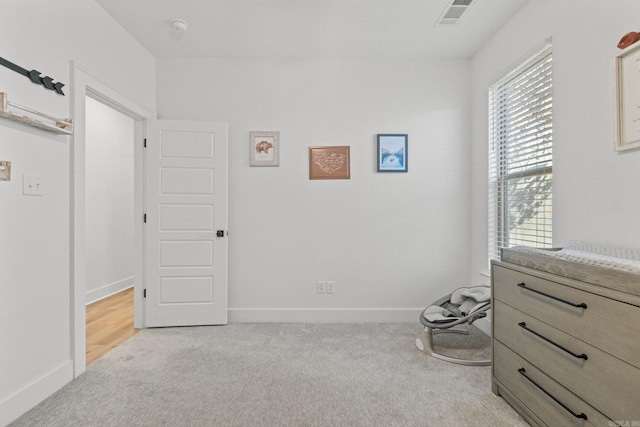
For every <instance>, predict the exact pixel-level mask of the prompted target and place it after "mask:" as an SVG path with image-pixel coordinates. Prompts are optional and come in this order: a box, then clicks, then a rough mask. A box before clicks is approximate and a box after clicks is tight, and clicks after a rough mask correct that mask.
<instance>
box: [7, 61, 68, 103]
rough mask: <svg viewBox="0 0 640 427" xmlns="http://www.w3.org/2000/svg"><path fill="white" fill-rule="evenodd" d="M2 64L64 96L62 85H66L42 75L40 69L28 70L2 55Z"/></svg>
mask: <svg viewBox="0 0 640 427" xmlns="http://www.w3.org/2000/svg"><path fill="white" fill-rule="evenodd" d="M0 65H4V66H5V67H7V68H8V69H10V70H13V71H15V72H16V73H18V74H22V75H23V76H25V77H27V78H29V80H31V81H32V82H33V83H35V84H38V85H42V86H44V87H45V88H46V89H49V90H53V91H55V92H56V93H57V94H60V95H62V96H64V92H62V87H63V86H64V83H60V82H54V81H53V79H52V78H51V77H49V76H46V77H41V76H40V71H36V70H31V71H28V70H26V69H24V68H22V67H21V66H19V65H16V64H14V63H13V62H11V61H7V60H6V59H4V58H2V57H0Z"/></svg>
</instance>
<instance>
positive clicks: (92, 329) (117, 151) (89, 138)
mask: <svg viewBox="0 0 640 427" xmlns="http://www.w3.org/2000/svg"><path fill="white" fill-rule="evenodd" d="M134 126H135V121H134V119H133V118H131V117H129V116H127V115H125V114H123V113H121V112H119V111H117V110H115V109H113V108H111V107H109V106H108V105H106V104H103V103H101V102H100V101H98V100H95V99H93V98H91V97H89V96H87V97H86V100H85V168H86V173H85V254H86V255H85V263H86V280H85V284H86V286H85V293H86V302H87V318H86V326H87V366H88V365H90V364H91V363H92V362H93V361H95V360H96V359H97V358H99V357H101V356H103V355H104V354H106V353H107V352H108V351H110V350H111V349H113V348H115V347H116V346H117V345H119V344H121V343H122V342H124V341H125V340H126V339H127V338H129V337H131V336H133V335H134V334H135V332H136V329H134V328H133V286H134V281H135V266H134V260H135V257H134V250H135V242H134V212H133V211H134V182H133V178H134V161H133V160H134V159H133V153H134V144H135V140H134Z"/></svg>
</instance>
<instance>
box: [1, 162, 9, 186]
mask: <svg viewBox="0 0 640 427" xmlns="http://www.w3.org/2000/svg"><path fill="white" fill-rule="evenodd" d="M0 181H11V162H7V161H6V160H0Z"/></svg>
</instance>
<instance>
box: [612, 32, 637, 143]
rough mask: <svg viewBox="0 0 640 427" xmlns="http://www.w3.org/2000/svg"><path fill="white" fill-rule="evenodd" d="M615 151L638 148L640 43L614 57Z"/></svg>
mask: <svg viewBox="0 0 640 427" xmlns="http://www.w3.org/2000/svg"><path fill="white" fill-rule="evenodd" d="M615 75H616V94H615V95H616V96H615V98H616V102H615V116H616V126H615V128H616V138H615V145H614V150H615V151H625V150H631V149H634V148H638V147H640V79H639V78H638V76H639V75H640V43H636V44H632V45H631V46H629V47H627V48H626V49H624V50H623V51H622V52H620V53H619V54H618V55H616V57H615Z"/></svg>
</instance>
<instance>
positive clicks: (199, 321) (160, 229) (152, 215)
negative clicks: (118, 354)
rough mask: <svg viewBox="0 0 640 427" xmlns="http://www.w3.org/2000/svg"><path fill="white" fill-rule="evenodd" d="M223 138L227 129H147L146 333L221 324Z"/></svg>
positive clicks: (175, 124)
mask: <svg viewBox="0 0 640 427" xmlns="http://www.w3.org/2000/svg"><path fill="white" fill-rule="evenodd" d="M227 133H228V131H227V124H226V123H213V122H190V121H177V120H149V121H148V123H147V147H146V151H145V161H146V164H145V170H146V172H145V173H146V182H145V212H146V226H145V233H146V235H145V286H146V290H145V292H146V299H145V326H147V327H154V326H187V325H221V324H226V323H227V237H226V234H227V233H226V230H227V145H228V137H227ZM218 231H221V232H222V233H223V235H222V236H219V235H218Z"/></svg>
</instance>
